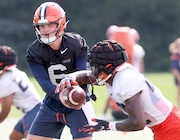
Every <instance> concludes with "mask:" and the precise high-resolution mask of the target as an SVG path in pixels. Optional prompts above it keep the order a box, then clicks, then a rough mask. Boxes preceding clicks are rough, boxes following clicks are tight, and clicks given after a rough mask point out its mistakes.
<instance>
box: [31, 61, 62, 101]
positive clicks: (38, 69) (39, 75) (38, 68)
mask: <svg viewBox="0 0 180 140" xmlns="http://www.w3.org/2000/svg"><path fill="white" fill-rule="evenodd" d="M29 66H30V69H31V71H32V73H33V75H34V77H35V79H36V80H37V81H38V83H39V85H40V86H41V88H42V89H43V91H44V92H45V93H46V94H48V95H49V96H51V97H52V98H54V99H56V100H59V95H58V94H54V93H55V89H56V86H54V85H53V84H52V83H51V81H50V79H49V76H48V73H47V71H46V70H45V69H44V67H43V66H42V65H40V64H36V63H33V62H29Z"/></svg>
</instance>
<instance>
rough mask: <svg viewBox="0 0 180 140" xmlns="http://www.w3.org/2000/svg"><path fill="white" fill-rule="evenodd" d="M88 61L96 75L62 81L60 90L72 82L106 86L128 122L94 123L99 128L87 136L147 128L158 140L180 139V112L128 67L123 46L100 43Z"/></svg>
mask: <svg viewBox="0 0 180 140" xmlns="http://www.w3.org/2000/svg"><path fill="white" fill-rule="evenodd" d="M88 61H89V64H90V66H91V70H92V71H78V72H75V73H71V74H69V77H66V78H64V79H63V80H62V81H61V83H60V85H59V90H62V89H63V88H65V87H67V86H71V84H70V82H71V80H75V81H77V82H78V83H79V84H80V85H81V84H84V83H88V84H96V85H103V84H105V86H106V87H107V89H108V91H109V93H110V95H111V96H112V98H113V99H114V100H115V102H116V103H117V104H118V105H119V106H120V107H121V108H123V109H124V111H125V112H126V113H127V114H128V118H127V119H125V120H123V121H121V122H108V121H105V120H99V119H93V120H94V121H95V122H97V125H86V126H84V132H87V133H92V132H95V131H100V130H113V131H139V130H143V129H144V128H145V126H147V127H149V128H150V129H151V130H152V132H153V133H154V139H155V140H179V139H180V109H178V108H177V107H175V106H174V105H173V104H172V103H171V102H170V101H169V100H167V99H166V98H165V97H164V96H163V95H162V93H161V91H160V90H159V89H158V88H157V87H156V86H154V85H153V84H152V83H151V82H150V81H148V80H147V79H146V78H145V77H144V76H143V75H142V74H141V73H140V72H138V70H137V69H136V68H135V67H133V66H132V65H131V64H128V63H126V61H127V54H126V50H125V49H124V47H123V46H121V45H120V44H118V43H116V42H113V41H109V40H105V41H102V42H98V43H97V44H96V45H94V46H93V47H92V48H91V50H90V53H89V58H88ZM75 81H74V82H75Z"/></svg>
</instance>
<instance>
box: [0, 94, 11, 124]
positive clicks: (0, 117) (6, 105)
mask: <svg viewBox="0 0 180 140" xmlns="http://www.w3.org/2000/svg"><path fill="white" fill-rule="evenodd" d="M12 100H13V95H12V94H10V95H9V96H7V97H4V98H2V99H1V112H0V123H1V122H3V121H4V120H5V119H6V117H7V116H8V114H9V112H10V110H11V105H12Z"/></svg>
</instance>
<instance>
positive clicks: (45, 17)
mask: <svg viewBox="0 0 180 140" xmlns="http://www.w3.org/2000/svg"><path fill="white" fill-rule="evenodd" d="M51 23H57V28H56V30H55V34H54V36H53V37H49V38H44V37H42V34H41V33H40V31H39V25H45V24H51ZM66 24H67V22H66V15H65V11H64V10H63V9H62V7H61V6H59V5H58V4H57V3H55V2H45V3H43V4H41V5H40V6H39V7H38V8H37V9H36V11H35V14H34V20H33V25H34V27H35V32H36V36H37V38H38V40H39V41H40V42H43V43H45V44H50V43H52V42H54V41H55V40H57V39H58V38H59V37H61V36H62V35H63V33H64V30H65V28H66Z"/></svg>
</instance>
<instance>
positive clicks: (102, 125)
mask: <svg viewBox="0 0 180 140" xmlns="http://www.w3.org/2000/svg"><path fill="white" fill-rule="evenodd" d="M92 121H93V122H97V123H98V124H97V125H85V126H84V127H83V128H84V132H86V133H93V132H96V131H102V130H110V129H109V122H107V121H105V120H99V119H95V118H93V119H92Z"/></svg>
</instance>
